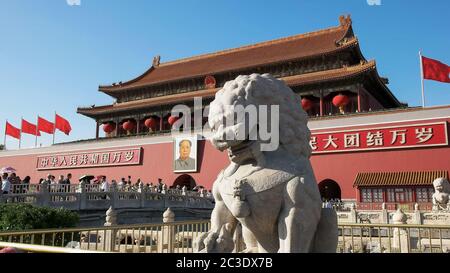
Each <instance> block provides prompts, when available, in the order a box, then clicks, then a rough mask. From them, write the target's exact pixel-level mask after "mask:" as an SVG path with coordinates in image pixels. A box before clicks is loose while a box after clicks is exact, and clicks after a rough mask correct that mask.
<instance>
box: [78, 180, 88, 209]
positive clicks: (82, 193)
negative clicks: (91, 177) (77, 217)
mask: <svg viewBox="0 0 450 273" xmlns="http://www.w3.org/2000/svg"><path fill="white" fill-rule="evenodd" d="M78 187H79V188H78V192H79V198H78V199H79V204H80V210H84V209H86V206H87V204H86V203H87V194H86V181H84V180H81V182H80V184H78Z"/></svg>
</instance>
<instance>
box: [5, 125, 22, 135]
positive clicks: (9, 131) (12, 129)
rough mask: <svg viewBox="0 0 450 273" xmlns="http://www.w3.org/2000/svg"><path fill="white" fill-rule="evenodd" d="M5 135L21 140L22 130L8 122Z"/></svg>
mask: <svg viewBox="0 0 450 273" xmlns="http://www.w3.org/2000/svg"><path fill="white" fill-rule="evenodd" d="M5 134H6V135H8V136H12V137H13V138H17V139H20V129H17V128H16V127H14V126H12V125H11V124H9V122H6V129H5Z"/></svg>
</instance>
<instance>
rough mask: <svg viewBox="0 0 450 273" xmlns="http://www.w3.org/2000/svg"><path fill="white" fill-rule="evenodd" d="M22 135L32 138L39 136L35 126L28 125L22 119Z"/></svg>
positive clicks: (28, 123)
mask: <svg viewBox="0 0 450 273" xmlns="http://www.w3.org/2000/svg"><path fill="white" fill-rule="evenodd" d="M22 133H25V134H30V135H33V136H40V135H41V133H39V131H38V129H37V126H36V125H34V124H33V123H30V122H28V121H26V120H24V119H22Z"/></svg>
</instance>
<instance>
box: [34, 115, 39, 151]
mask: <svg viewBox="0 0 450 273" xmlns="http://www.w3.org/2000/svg"><path fill="white" fill-rule="evenodd" d="M38 125H39V116H38V117H37V118H36V141H35V142H34V148H37V140H38V132H39V129H38Z"/></svg>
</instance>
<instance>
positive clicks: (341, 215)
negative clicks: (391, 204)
mask: <svg viewBox="0 0 450 273" xmlns="http://www.w3.org/2000/svg"><path fill="white" fill-rule="evenodd" d="M395 213H396V211H392V210H390V209H389V208H388V207H387V206H386V205H384V204H383V205H382V206H381V209H379V210H361V209H358V208H357V206H356V205H354V206H353V207H352V208H351V209H350V210H345V211H339V210H338V211H337V214H338V221H339V224H341V223H342V224H394V222H395V221H394V219H393V216H394V215H395ZM404 214H405V215H406V222H405V224H410V225H450V211H432V210H421V209H420V206H419V205H418V204H416V205H415V206H414V210H412V211H407V212H404Z"/></svg>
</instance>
